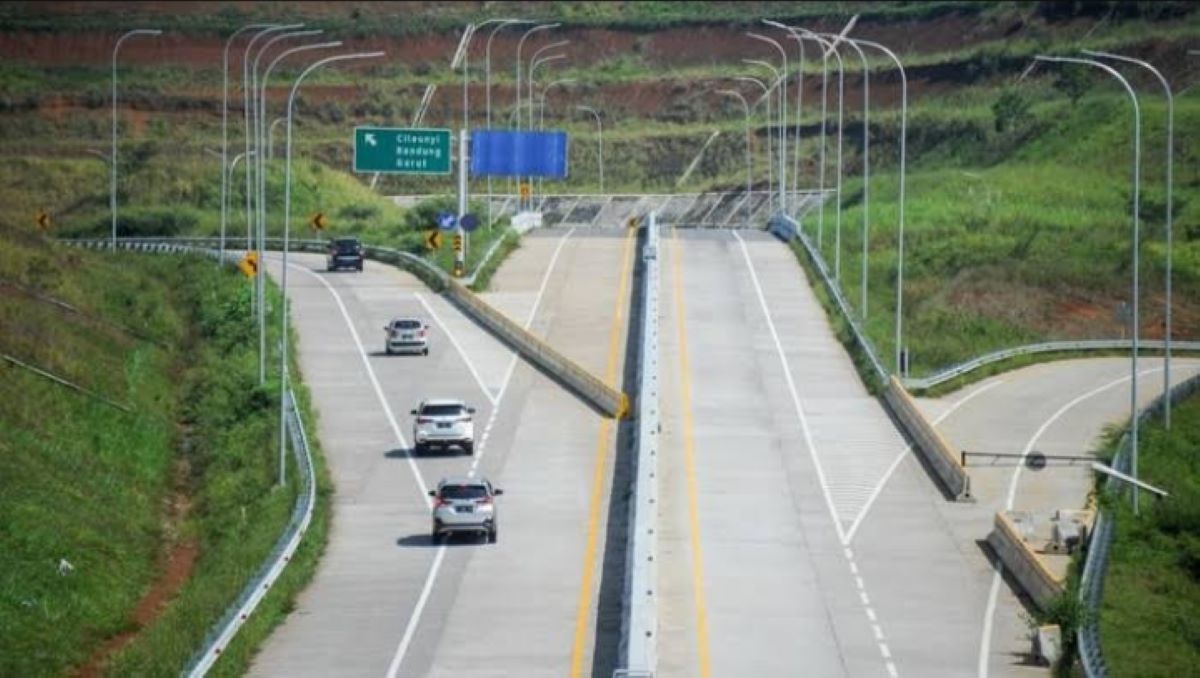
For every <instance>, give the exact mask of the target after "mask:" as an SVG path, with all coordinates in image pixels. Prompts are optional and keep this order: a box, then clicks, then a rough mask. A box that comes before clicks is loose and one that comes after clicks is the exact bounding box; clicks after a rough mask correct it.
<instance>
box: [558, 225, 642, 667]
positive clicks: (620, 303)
mask: <svg viewBox="0 0 1200 678" xmlns="http://www.w3.org/2000/svg"><path fill="white" fill-rule="evenodd" d="M636 234H637V229H629V230H628V232H627V234H626V236H625V249H624V252H623V254H622V258H623V259H624V264H623V265H622V268H621V282H620V284H619V285H618V286H617V298H616V300H615V301H614V303H613V319H612V327H611V329H610V330H609V335H608V365H607V367H606V368H605V372H604V381H605V383H607V384H608V385H609V386H612V387H614V388H615V387H616V386H617V368H618V366H619V364H620V357H621V353H620V349H621V327H622V320H623V319H624V318H625V315H626V313H627V310H628V308H627V307H628V301H629V280H630V278H631V275H630V271H631V269H632V267H633V243H634V235H636ZM612 422H613V419H610V418H608V417H605V418H603V419H601V420H600V431H599V433H598V434H597V439H596V461H595V463H594V468H593V471H592V493H591V503H590V505H589V509H588V527H587V546H586V547H585V548H584V554H583V580H582V582H581V583H580V585H579V602H578V609H577V612H576V614H575V641H574V643H573V644H572V649H571V676H572V678H579V676H580V675H581V674H582V671H583V659H584V653H585V651H586V649H587V648H586V646H587V638H588V627H589V624H588V619H589V617H590V614H589V613H590V612H591V610H592V585H593V582H594V581H595V573H596V548H597V545H598V543H599V533H600V509H601V507H602V506H603V505H604V477H605V476H604V469H605V465H606V462H607V461H608V454H609V452H610V451H611V450H612V448H613V445H612V441H610V440H609V436H610V433H611V431H612Z"/></svg>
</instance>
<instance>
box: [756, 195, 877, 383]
mask: <svg viewBox="0 0 1200 678" xmlns="http://www.w3.org/2000/svg"><path fill="white" fill-rule="evenodd" d="M772 221H781V222H783V223H784V224H786V225H787V227H788V229H789V230H790V231H791V232H793V233H795V237H796V239H797V240H799V241H800V244H801V245H803V246H804V249H805V251H806V252H808V258H809V261H811V262H812V263H813V265H814V266H815V267H816V269H817V272H818V273H819V274H820V275H821V280H822V281H823V282H824V283H825V289H826V290H828V291H829V295H830V296H832V297H833V300H834V302H836V303H837V307H838V310H839V311H841V313H842V319H843V320H845V321H846V324H847V325H849V326H850V331H851V332H852V333H853V334H854V341H855V342H856V343H858V345H859V347H860V348H861V349H862V351H863V353H864V354H865V355H866V356H867V359H868V360H870V362H871V367H872V368H874V370H875V374H876V376H878V377H879V379H880V381H883V382H886V381H887V378H888V371H887V369H885V368H884V366H883V361H881V360H880V359H879V352H878V351H877V350H875V345H874V344H872V343H871V340H870V339H869V338H868V337H867V334H866V332H864V331H863V329H862V326H860V325H859V324H858V320H857V319H856V318H855V316H854V314H853V313H851V312H850V304H849V303H847V301H846V297H845V296H843V295H842V290H841V288H840V287H839V286H838V284H837V281H835V280H834V279H833V276H831V275H829V268H828V266H826V265H825V259H824V258H823V257H822V256H821V253H820V252H818V251H817V248H816V247H814V246H813V244H812V241H810V240H809V238H808V235H807V234H806V233H804V231H803V229H801V228H800V227H799V224H797V223H796V222H795V221H794V220H792V219H789V218H787V217H779V216H776V217H775V218H774V219H772Z"/></svg>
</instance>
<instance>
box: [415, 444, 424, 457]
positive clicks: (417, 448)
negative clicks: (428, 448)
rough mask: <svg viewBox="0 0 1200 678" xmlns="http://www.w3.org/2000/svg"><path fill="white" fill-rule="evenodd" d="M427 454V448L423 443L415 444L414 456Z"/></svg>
mask: <svg viewBox="0 0 1200 678" xmlns="http://www.w3.org/2000/svg"><path fill="white" fill-rule="evenodd" d="M424 453H425V446H424V445H423V444H421V443H413V454H415V455H418V456H419V455H422V454H424Z"/></svg>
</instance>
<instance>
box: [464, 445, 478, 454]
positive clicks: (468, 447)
mask: <svg viewBox="0 0 1200 678" xmlns="http://www.w3.org/2000/svg"><path fill="white" fill-rule="evenodd" d="M463 451H464V452H466V453H467V456H471V455H473V454H475V443H467V444H465V445H463Z"/></svg>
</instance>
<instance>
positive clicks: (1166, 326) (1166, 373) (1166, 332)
mask: <svg viewBox="0 0 1200 678" xmlns="http://www.w3.org/2000/svg"><path fill="white" fill-rule="evenodd" d="M1083 53H1084V54H1086V55H1088V56H1091V57H1102V58H1105V59H1113V60H1115V61H1123V62H1125V63H1130V64H1137V65H1138V66H1141V67H1143V68H1145V69H1146V70H1148V71H1150V72H1151V73H1153V74H1154V77H1156V78H1158V82H1159V83H1160V84H1161V85H1162V87H1163V93H1164V94H1166V95H1167V233H1166V235H1167V289H1166V294H1167V301H1166V307H1167V308H1166V316H1165V317H1164V318H1163V347H1164V348H1165V353H1164V355H1163V395H1164V399H1163V425H1164V426H1166V428H1167V429H1170V428H1171V399H1170V398H1169V397H1166V395H1167V394H1168V393H1170V391H1171V258H1172V255H1171V241H1172V235H1171V230H1172V229H1171V223H1172V219H1171V215H1172V212H1173V211H1174V206H1173V205H1172V204H1171V186H1172V184H1174V179H1173V178H1172V167H1173V166H1174V164H1175V161H1174V155H1175V97H1174V96H1173V95H1172V94H1171V85H1170V84H1169V83H1168V82H1167V79H1166V78H1165V77H1163V74H1162V73H1160V72H1159V70H1158V69H1157V68H1155V67H1154V66H1151V65H1150V64H1149V63H1148V62H1146V61H1142V60H1141V59H1134V58H1131V57H1127V56H1121V55H1119V54H1110V53H1108V52H1093V51H1092V50H1089V49H1085V50H1083Z"/></svg>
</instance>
